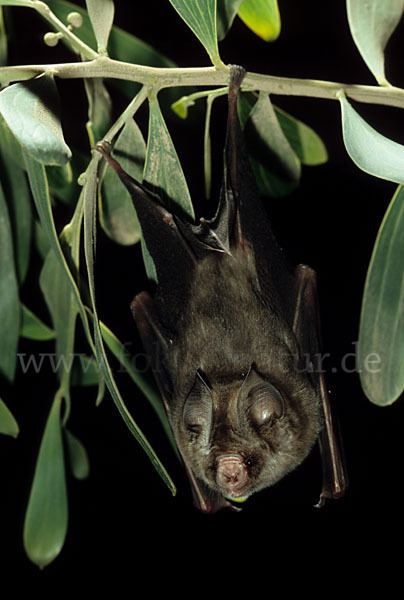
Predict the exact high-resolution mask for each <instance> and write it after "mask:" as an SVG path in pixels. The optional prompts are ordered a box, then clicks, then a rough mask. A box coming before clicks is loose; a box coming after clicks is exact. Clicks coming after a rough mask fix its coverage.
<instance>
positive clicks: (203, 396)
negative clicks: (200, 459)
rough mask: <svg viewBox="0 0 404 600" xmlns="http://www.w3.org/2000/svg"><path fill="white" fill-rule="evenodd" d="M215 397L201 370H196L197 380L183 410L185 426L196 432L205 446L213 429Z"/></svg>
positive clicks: (191, 431) (189, 430)
mask: <svg viewBox="0 0 404 600" xmlns="http://www.w3.org/2000/svg"><path fill="white" fill-rule="evenodd" d="M212 416H213V398H212V391H211V389H210V388H209V386H208V384H207V383H206V381H205V380H204V379H203V376H202V374H201V373H200V371H197V372H196V376H195V382H194V385H193V386H192V388H191V391H190V392H189V394H188V396H187V399H186V401H185V404H184V408H183V411H182V422H183V425H184V428H185V429H186V430H187V431H188V432H190V433H193V434H195V436H197V437H198V441H199V442H200V443H202V444H203V445H204V446H207V445H208V443H209V438H210V433H211V429H212Z"/></svg>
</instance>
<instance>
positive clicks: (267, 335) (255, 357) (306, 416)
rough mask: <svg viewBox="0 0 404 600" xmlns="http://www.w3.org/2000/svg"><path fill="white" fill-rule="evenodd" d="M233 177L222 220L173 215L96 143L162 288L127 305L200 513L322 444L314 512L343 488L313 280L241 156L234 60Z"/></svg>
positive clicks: (229, 140)
mask: <svg viewBox="0 0 404 600" xmlns="http://www.w3.org/2000/svg"><path fill="white" fill-rule="evenodd" d="M229 72H230V83H229V91H228V116H227V132H226V141H225V147H224V172H223V181H222V186H221V191H220V197H219V202H218V207H217V211H216V214H215V216H214V217H213V218H212V219H210V220H207V219H204V218H200V220H199V223H197V224H194V223H190V222H188V221H186V220H185V219H184V218H183V217H181V216H178V215H175V214H172V213H171V212H169V211H168V210H167V208H166V207H165V206H164V204H163V202H162V200H161V199H160V197H159V196H158V195H157V194H156V193H154V192H153V190H151V189H149V188H148V187H146V185H142V184H140V183H138V182H137V181H136V180H135V179H133V178H132V177H131V176H130V175H129V174H127V173H126V172H125V171H123V169H122V168H121V167H120V165H119V163H118V162H117V161H116V160H115V159H114V158H113V157H111V156H110V147H109V144H107V143H106V142H100V143H99V144H97V146H96V149H97V150H98V151H100V152H101V153H102V154H103V156H104V157H105V159H106V160H107V161H108V163H109V164H110V165H111V167H112V168H114V169H115V171H116V172H117V173H118V175H119V177H120V178H121V180H122V182H123V183H124V185H125V186H126V187H127V189H128V190H129V192H130V194H131V196H132V199H133V203H134V206H135V209H136V211H137V214H138V217H139V221H140V223H141V227H142V233H143V237H144V240H145V242H146V245H147V248H148V250H149V252H150V254H151V256H152V258H153V261H154V264H155V267H156V272H157V278H158V283H157V286H156V289H155V293H154V294H153V297H152V296H151V295H150V294H149V293H148V292H141V293H140V294H138V295H137V296H136V297H135V299H134V301H133V303H132V305H131V309H132V312H133V316H134V318H135V321H136V324H137V328H138V331H139V334H140V337H141V339H142V342H143V345H144V347H145V349H146V352H147V353H148V355H149V356H150V358H151V364H152V369H153V373H154V376H155V379H156V382H157V384H158V387H159V390H160V393H161V396H162V399H163V402H164V405H165V408H166V411H167V415H168V419H169V422H170V425H171V428H172V430H173V434H174V437H175V440H176V443H177V445H178V448H179V451H180V454H181V456H182V459H183V462H184V466H185V469H186V472H187V475H188V478H189V481H190V485H191V488H192V492H193V498H194V504H195V505H196V507H197V508H199V509H200V510H201V511H202V512H204V513H213V512H215V511H217V510H219V509H221V508H223V507H230V508H232V509H233V510H240V508H239V503H240V502H243V501H244V500H245V499H246V498H248V497H249V496H250V495H251V494H253V493H255V492H257V491H259V490H262V489H263V488H266V487H268V486H271V485H273V484H274V483H275V482H277V481H278V480H279V479H281V478H282V477H283V476H285V475H286V474H287V473H289V472H290V471H292V470H293V469H295V468H296V467H297V466H298V465H299V464H300V463H301V462H302V461H303V460H304V459H305V458H306V457H307V455H308V454H309V453H310V451H311V449H312V447H313V445H314V444H315V442H316V441H318V443H319V446H320V454H321V459H322V465H323V484H322V490H321V494H320V499H319V502H318V504H317V506H322V505H323V504H324V502H325V500H326V498H339V497H340V496H342V495H343V494H344V491H345V488H346V486H347V479H346V475H345V469H344V464H343V461H342V455H341V449H340V441H339V435H338V433H337V423H336V419H335V417H334V415H333V412H332V408H331V403H330V396H329V393H328V390H327V386H326V381H325V375H324V373H323V371H322V369H318V368H316V357H318V356H319V355H320V350H321V344H320V323H319V310H318V304H317V291H316V273H315V271H314V270H313V269H311V268H310V267H308V266H305V265H298V266H297V267H296V268H291V266H290V265H289V263H288V261H287V259H286V258H285V256H284V253H283V251H282V250H281V249H280V247H279V246H278V243H277V241H276V240H275V237H274V235H273V233H272V231H271V227H270V224H269V222H268V218H267V215H266V213H265V210H264V207H263V204H262V201H261V199H260V197H259V194H258V191H257V187H256V183H255V180H254V176H253V174H252V169H251V166H250V164H249V159H248V156H247V153H246V150H245V145H244V140H243V133H242V130H241V127H240V124H239V120H238V114H237V100H238V96H239V92H240V87H241V83H242V80H243V78H244V76H245V71H244V69H243V68H242V67H237V66H231V67H230V68H229Z"/></svg>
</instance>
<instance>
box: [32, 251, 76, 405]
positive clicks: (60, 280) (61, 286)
mask: <svg viewBox="0 0 404 600" xmlns="http://www.w3.org/2000/svg"><path fill="white" fill-rule="evenodd" d="M39 285H40V288H41V290H42V293H43V295H44V298H45V300H46V304H47V306H48V309H49V312H50V314H51V317H52V323H53V327H54V329H55V334H56V361H57V362H56V365H55V366H56V367H57V372H58V375H59V378H60V381H61V382H63V384H64V386H65V388H64V391H65V394H66V395H67V396H68V386H69V379H70V373H71V368H72V361H73V351H74V337H75V325H76V317H77V314H78V306H77V303H76V301H75V298H74V294H73V291H72V288H71V286H70V282H69V279H68V277H66V272H65V270H64V269H63V267H62V265H61V263H60V261H59V258H58V256H57V255H56V254H55V252H54V250H53V249H51V250H50V251H49V253H48V255H47V257H46V259H45V262H44V265H43V267H42V270H41V274H40V278H39Z"/></svg>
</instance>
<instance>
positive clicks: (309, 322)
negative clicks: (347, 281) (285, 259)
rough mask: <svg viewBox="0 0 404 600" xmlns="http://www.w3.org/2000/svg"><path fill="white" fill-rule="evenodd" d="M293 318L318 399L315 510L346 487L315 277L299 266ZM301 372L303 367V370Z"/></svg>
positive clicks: (346, 481)
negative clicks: (318, 464)
mask: <svg viewBox="0 0 404 600" xmlns="http://www.w3.org/2000/svg"><path fill="white" fill-rule="evenodd" d="M295 290H296V292H295V298H296V301H295V314H294V320H293V331H294V333H295V335H296V338H297V340H298V342H299V346H300V351H301V355H302V357H303V358H304V359H305V363H304V364H305V365H306V366H307V364H308V361H307V358H309V359H310V360H309V364H310V368H311V370H312V377H313V383H314V385H315V388H316V390H317V395H318V397H319V398H320V399H321V408H322V413H323V427H322V429H321V431H320V433H319V437H318V441H319V446H320V453H321V460H322V466H323V485H322V490H321V494H320V499H319V501H318V503H317V505H316V506H317V507H321V506H323V505H324V503H325V500H326V499H327V498H334V499H337V498H340V497H341V496H343V495H344V493H345V490H346V488H347V485H348V480H347V476H346V471H345V466H344V462H343V457H342V451H341V442H340V436H339V431H338V422H337V419H336V417H335V414H334V412H333V410H332V406H331V401H330V395H329V392H328V389H327V384H326V380H325V374H324V371H323V370H322V366H321V361H319V358H320V356H321V354H320V353H321V333H320V316H319V308H318V300H317V277H316V273H315V271H314V270H313V269H311V268H310V267H307V266H305V265H299V266H298V267H297V268H296V272H295ZM303 368H304V366H303Z"/></svg>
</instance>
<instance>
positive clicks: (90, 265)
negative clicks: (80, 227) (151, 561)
mask: <svg viewBox="0 0 404 600" xmlns="http://www.w3.org/2000/svg"><path fill="white" fill-rule="evenodd" d="M96 187H97V162H96V161H95V160H94V159H93V160H92V161H91V163H90V167H89V169H88V171H87V177H86V183H85V186H84V194H85V202H84V249H85V256H86V266H87V274H88V282H89V289H90V297H91V305H92V311H93V317H94V339H95V353H96V358H97V362H98V364H99V365H100V367H101V372H102V374H103V377H104V380H105V383H106V385H107V387H108V390H109V392H110V394H111V396H112V398H113V400H114V403H115V405H116V407H117V409H118V411H119V413H120V415H121V417H122V418H123V420H124V422H125V424H126V425H127V427H128V429H129V430H130V432H131V433H132V434H133V435H134V437H135V439H136V440H137V441H138V443H139V444H140V446H141V447H142V448H143V450H144V451H145V452H146V454H147V456H148V457H149V459H150V461H151V463H152V464H153V466H154V467H155V469H156V470H157V472H158V473H159V475H160V477H161V478H162V479H163V481H164V482H165V483H166V484H167V486H168V488H169V489H170V490H171V492H172V493H173V494H175V486H174V484H173V482H172V480H171V478H170V476H169V475H168V473H167V471H166V470H165V468H164V466H163V465H162V463H161V461H160V460H159V458H158V457H157V455H156V453H155V452H154V450H153V448H152V447H151V446H150V444H149V442H148V440H147V439H146V438H145V436H144V434H143V433H142V432H141V431H140V429H139V427H138V426H137V424H136V423H135V421H134V420H133V418H132V415H131V414H130V412H129V411H128V409H127V407H126V405H125V403H124V401H123V399H122V396H121V394H120V392H119V390H118V388H117V385H116V382H115V379H114V377H113V375H112V371H111V367H110V365H109V362H108V359H107V356H106V353H105V348H104V344H103V340H102V335H101V330H100V323H99V320H98V314H97V310H96V299H95V284H94V262H95V248H96V238H95V233H96Z"/></svg>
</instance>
